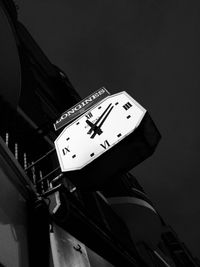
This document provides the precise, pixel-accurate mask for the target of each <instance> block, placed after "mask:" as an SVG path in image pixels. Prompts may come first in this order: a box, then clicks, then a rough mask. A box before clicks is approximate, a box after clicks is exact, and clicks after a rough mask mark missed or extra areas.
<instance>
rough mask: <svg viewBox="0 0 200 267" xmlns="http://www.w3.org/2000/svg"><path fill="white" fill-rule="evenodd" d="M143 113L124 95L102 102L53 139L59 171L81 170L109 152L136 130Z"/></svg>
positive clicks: (113, 96) (135, 103) (143, 110)
mask: <svg viewBox="0 0 200 267" xmlns="http://www.w3.org/2000/svg"><path fill="white" fill-rule="evenodd" d="M145 112H146V110H145V109H144V108H143V107H142V106H141V105H140V104H138V103H137V102H136V101H135V100H134V99H133V98H132V97H131V96H130V95H128V94H127V93H126V92H120V93H117V94H115V95H111V96H109V97H107V98H105V99H104V100H102V101H101V102H100V103H98V104H97V105H96V106H95V107H93V108H91V109H90V110H89V111H87V113H85V114H84V115H82V116H81V117H79V118H78V119H77V120H75V121H74V122H73V123H71V124H70V125H68V126H67V127H66V128H65V129H64V130H63V131H62V133H61V134H60V135H59V136H58V138H57V139H56V140H55V147H56V151H57V155H58V159H59V163H60V166H61V170H62V171H72V170H77V169H81V168H83V167H84V166H85V165H87V164H89V163H90V162H92V161H93V160H95V159H96V158H97V157H99V156H100V155H101V154H103V153H106V151H107V150H109V149H112V147H113V146H114V145H116V144H117V143H118V142H120V141H121V140H122V139H124V138H125V137H126V136H127V135H129V134H130V133H132V132H133V131H134V130H135V128H137V126H138V125H139V124H140V122H141V120H142V118H143V116H144V114H145ZM111 160H112V159H111Z"/></svg>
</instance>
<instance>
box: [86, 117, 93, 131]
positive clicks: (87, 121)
mask: <svg viewBox="0 0 200 267" xmlns="http://www.w3.org/2000/svg"><path fill="white" fill-rule="evenodd" d="M86 123H87V124H88V125H89V126H90V130H89V131H88V132H87V133H88V134H91V133H92V131H93V130H94V128H95V124H94V123H92V122H91V121H89V120H86Z"/></svg>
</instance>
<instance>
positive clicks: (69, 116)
mask: <svg viewBox="0 0 200 267" xmlns="http://www.w3.org/2000/svg"><path fill="white" fill-rule="evenodd" d="M109 95H110V93H109V91H108V90H107V89H106V88H105V87H101V88H100V89H98V90H97V91H95V92H94V93H92V94H91V95H89V96H88V97H86V98H85V99H83V100H81V101H80V102H79V103H77V104H76V105H74V106H73V107H71V108H70V109H68V110H66V111H65V112H64V113H63V114H62V115H61V117H60V118H59V119H58V120H57V121H56V122H55V123H54V128H55V130H56V131H57V130H59V129H60V128H62V127H63V126H65V125H66V124H68V123H69V122H71V121H72V120H74V119H76V118H77V117H79V116H80V115H81V114H83V113H85V112H86V111H87V110H88V109H90V108H91V107H92V106H94V105H95V104H96V103H98V102H99V101H101V100H102V99H104V98H105V97H107V96H109Z"/></svg>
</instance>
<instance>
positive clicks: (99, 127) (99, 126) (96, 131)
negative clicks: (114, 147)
mask: <svg viewBox="0 0 200 267" xmlns="http://www.w3.org/2000/svg"><path fill="white" fill-rule="evenodd" d="M113 108H114V106H112V107H111V108H110V109H109V111H108V112H107V114H106V116H105V117H104V118H103V120H102V121H101V123H100V124H99V125H98V126H97V125H96V128H95V129H94V132H93V134H92V136H91V137H90V138H94V137H95V135H96V134H99V131H100V134H101V133H102V130H101V126H102V125H103V123H104V122H105V120H106V119H107V117H108V115H109V114H110V112H111V111H112V109H113ZM100 134H99V135H100Z"/></svg>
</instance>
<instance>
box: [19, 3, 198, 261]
mask: <svg viewBox="0 0 200 267" xmlns="http://www.w3.org/2000/svg"><path fill="white" fill-rule="evenodd" d="M15 2H16V3H17V4H18V5H19V7H20V9H19V19H20V20H21V21H22V22H23V23H24V25H25V26H26V27H27V28H28V30H29V31H30V33H31V34H32V35H33V37H34V38H35V40H36V41H37V42H38V44H39V45H40V47H41V48H42V49H43V51H44V52H45V53H46V55H47V56H48V57H49V59H50V60H51V61H52V63H54V64H56V65H58V66H59V67H60V68H61V69H63V70H64V71H65V72H66V73H67V75H68V76H69V78H70V80H71V82H72V83H73V85H74V87H75V89H76V90H77V91H78V93H79V94H80V95H81V97H82V98H84V97H86V96H87V95H89V94H91V93H92V92H93V91H95V90H97V89H98V88H99V87H101V86H106V87H107V89H108V90H109V91H110V92H111V93H115V92H119V91H123V90H126V91H127V92H128V93H130V94H131V95H132V96H133V98H135V99H136V100H137V101H138V102H139V103H140V104H141V105H143V107H145V108H146V109H147V110H148V111H149V112H150V114H151V116H152V118H153V119H154V121H155V123H156V125H157V127H158V128H159V130H160V132H161V134H162V140H161V142H160V144H159V146H158V149H157V151H156V152H155V154H154V155H153V156H152V157H151V158H149V159H147V160H146V161H145V162H143V163H142V164H140V165H139V166H138V167H136V168H135V169H134V170H133V171H132V173H133V174H134V175H135V176H136V177H137V178H138V180H139V182H140V183H141V185H142V186H143V187H144V189H145V191H146V192H147V193H148V195H149V197H150V198H151V200H152V201H153V202H154V204H155V205H156V207H157V209H158V211H159V212H160V214H161V215H162V216H163V218H164V219H165V221H166V222H167V223H169V224H171V225H172V227H173V228H174V229H175V231H176V232H177V233H178V236H179V237H180V238H181V239H182V241H184V242H185V243H186V245H187V246H188V247H189V249H191V251H192V253H193V254H194V255H195V256H198V257H200V246H199V243H200V181H199V179H200V175H199V174H200V171H199V170H200V168H199V166H200V162H199V158H200V139H199V136H200V135H199V134H200V126H199V114H200V112H199V111H200V105H199V98H200V93H199V84H200V76H199V69H200V66H199V60H200V53H199V48H200V42H199V40H200V39H199V32H200V22H199V17H200V15H199V14H200V1H198V0H196V1H192V0H177V1H176V0H168V1H159V0H154V1H153V0H135V1H133V0H123V1H121V0H18V1H15ZM198 164H199V165H198Z"/></svg>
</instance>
